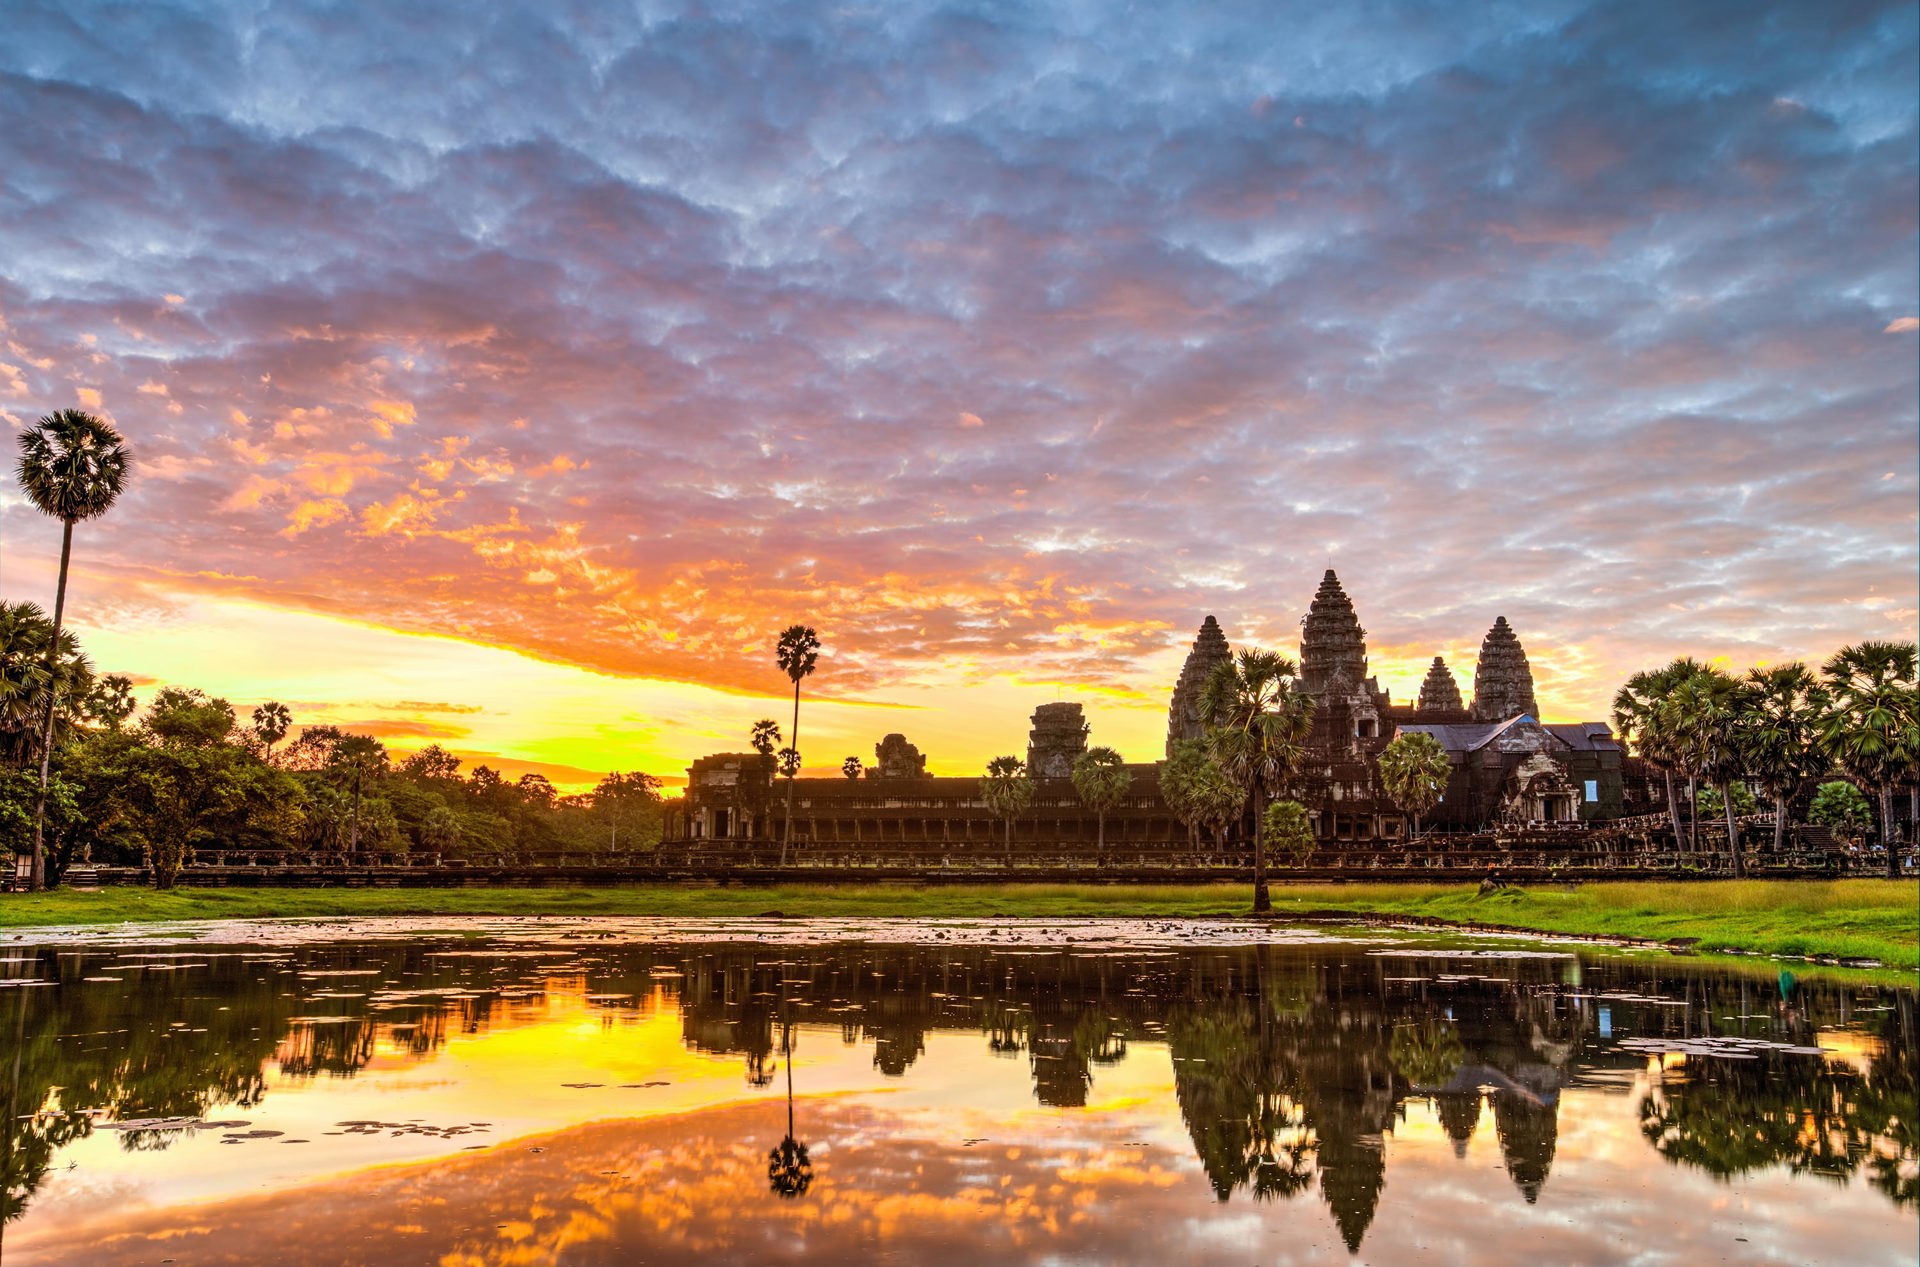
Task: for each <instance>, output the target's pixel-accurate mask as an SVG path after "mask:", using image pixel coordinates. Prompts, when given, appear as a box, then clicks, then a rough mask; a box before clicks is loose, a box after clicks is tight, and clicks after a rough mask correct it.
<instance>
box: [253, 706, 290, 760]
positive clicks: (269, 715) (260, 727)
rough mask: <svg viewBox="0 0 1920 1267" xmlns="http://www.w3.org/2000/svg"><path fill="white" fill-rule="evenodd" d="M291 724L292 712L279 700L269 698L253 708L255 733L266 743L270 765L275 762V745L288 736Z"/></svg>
mask: <svg viewBox="0 0 1920 1267" xmlns="http://www.w3.org/2000/svg"><path fill="white" fill-rule="evenodd" d="M291 725H293V714H292V712H290V711H288V709H287V706H286V705H285V704H282V703H280V702H279V701H278V700H268V701H267V702H266V703H264V704H262V705H261V706H260V707H258V708H256V709H254V710H253V733H254V734H255V735H256V736H258V737H259V740H260V742H261V743H263V744H265V745H266V749H267V764H268V765H272V764H273V745H275V744H277V743H279V742H280V741H281V740H282V739H285V738H286V737H287V728H288V727H289V726H291Z"/></svg>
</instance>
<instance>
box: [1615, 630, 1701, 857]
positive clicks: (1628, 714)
mask: <svg viewBox="0 0 1920 1267" xmlns="http://www.w3.org/2000/svg"><path fill="white" fill-rule="evenodd" d="M1700 668H1701V666H1700V663H1699V662H1698V661H1696V660H1693V659H1691V658H1689V657H1684V656H1683V657H1681V658H1680V659H1678V660H1675V661H1673V663H1671V664H1669V665H1667V666H1666V667H1665V668H1661V669H1649V670H1646V671H1644V672H1641V673H1636V674H1634V675H1633V676H1632V677H1630V678H1628V679H1627V681H1626V684H1625V685H1623V686H1622V687H1621V688H1620V689H1619V691H1618V692H1616V693H1615V694H1614V697H1613V728H1614V730H1616V731H1618V732H1619V735H1620V742H1621V743H1623V744H1626V745H1628V746H1629V747H1631V748H1632V749H1633V751H1634V752H1636V753H1638V754H1639V756H1640V758H1641V759H1642V760H1643V761H1646V762H1648V763H1650V764H1651V765H1652V766H1653V767H1654V768H1655V769H1657V770H1659V771H1660V773H1661V775H1662V776H1663V777H1664V778H1665V780H1666V785H1667V813H1668V815H1669V816H1670V817H1671V818H1672V819H1673V843H1674V847H1675V848H1676V849H1677V848H1679V847H1681V846H1682V845H1684V844H1685V843H1686V833H1685V832H1684V831H1683V830H1682V829H1681V826H1680V798H1679V796H1678V794H1677V792H1676V790H1675V788H1674V785H1673V777H1674V772H1675V771H1676V770H1678V769H1679V768H1680V761H1679V756H1678V752H1677V750H1676V745H1675V740H1674V735H1673V732H1672V728H1671V727H1670V726H1669V725H1668V724H1667V713H1666V711H1665V705H1666V702H1667V698H1668V696H1670V695H1671V694H1672V693H1673V691H1674V689H1675V688H1676V687H1678V686H1679V685H1680V683H1682V682H1684V681H1686V680H1687V679H1688V678H1690V677H1692V676H1693V675H1694V674H1696V673H1698V672H1699V671H1700ZM1688 792H1689V795H1688V803H1689V804H1691V803H1692V795H1691V792H1692V789H1691V788H1689V789H1688Z"/></svg>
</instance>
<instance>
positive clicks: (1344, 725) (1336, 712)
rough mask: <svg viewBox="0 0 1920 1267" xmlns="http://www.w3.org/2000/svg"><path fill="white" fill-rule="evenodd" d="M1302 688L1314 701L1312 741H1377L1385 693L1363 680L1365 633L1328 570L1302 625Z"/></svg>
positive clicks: (1384, 712)
mask: <svg viewBox="0 0 1920 1267" xmlns="http://www.w3.org/2000/svg"><path fill="white" fill-rule="evenodd" d="M1300 686H1301V689H1302V690H1304V691H1305V692H1306V693H1307V694H1309V695H1311V696H1313V698H1314V702H1315V704H1316V708H1315V709H1314V737H1315V741H1316V742H1318V743H1322V744H1340V743H1351V742H1352V741H1353V740H1356V739H1377V738H1380V737H1381V719H1382V718H1384V717H1385V716H1386V715H1387V703H1388V701H1387V693H1386V692H1385V691H1383V690H1381V689H1380V683H1379V682H1378V681H1376V680H1375V679H1374V678H1372V677H1369V676H1368V675H1367V631H1366V630H1364V629H1362V628H1361V627H1360V618H1359V617H1358V616H1356V615H1354V612H1353V601H1352V600H1351V599H1349V598H1348V597H1347V592H1346V591H1345V590H1344V589H1342V588H1341V587H1340V578H1339V577H1338V576H1335V575H1334V573H1333V569H1332V568H1328V569H1327V574H1326V575H1325V576H1323V577H1321V578H1320V588H1319V590H1318V591H1316V592H1315V594H1314V596H1313V603H1312V605H1311V606H1309V607H1308V608H1307V618H1306V619H1305V620H1303V621H1301V622H1300Z"/></svg>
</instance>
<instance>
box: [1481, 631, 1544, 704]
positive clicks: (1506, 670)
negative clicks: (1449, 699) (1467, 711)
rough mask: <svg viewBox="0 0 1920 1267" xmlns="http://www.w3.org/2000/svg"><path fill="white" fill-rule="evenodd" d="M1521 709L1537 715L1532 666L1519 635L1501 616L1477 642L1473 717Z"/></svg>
mask: <svg viewBox="0 0 1920 1267" xmlns="http://www.w3.org/2000/svg"><path fill="white" fill-rule="evenodd" d="M1522 713H1526V714H1528V715H1529V716H1532V717H1538V716H1539V715H1540V706H1539V705H1538V704H1536V703H1535V702H1534V698H1533V669H1532V668H1531V667H1530V666H1529V665H1528V664H1527V653H1526V651H1525V649H1523V648H1522V647H1521V646H1520V639H1519V638H1518V637H1517V636H1515V634H1514V632H1513V629H1512V627H1511V626H1509V625H1508V624H1507V618H1506V617H1505V616H1501V617H1499V618H1498V619H1497V620H1495V621H1494V622H1493V628H1491V629H1489V630H1487V636H1486V638H1485V639H1483V640H1482V641H1481V643H1480V662H1479V664H1477V665H1476V666H1475V667H1474V670H1473V717H1474V720H1475V721H1505V720H1507V718H1509V717H1518V716H1520V714H1522Z"/></svg>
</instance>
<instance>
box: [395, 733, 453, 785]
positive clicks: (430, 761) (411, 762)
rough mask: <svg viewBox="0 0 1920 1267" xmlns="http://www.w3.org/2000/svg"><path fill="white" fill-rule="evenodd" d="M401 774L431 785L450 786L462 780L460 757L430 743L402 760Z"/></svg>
mask: <svg viewBox="0 0 1920 1267" xmlns="http://www.w3.org/2000/svg"><path fill="white" fill-rule="evenodd" d="M400 776H401V777H402V778H406V779H411V780H413V781H414V782H415V783H423V784H426V785H427V786H429V787H435V788H445V787H449V786H451V785H453V784H456V783H458V782H459V781H460V758H458V757H456V756H454V755H453V754H452V753H451V752H448V751H447V750H446V749H445V748H442V747H441V746H440V745H439V744H437V743H430V744H428V745H427V746H426V747H424V748H422V749H420V751H418V752H416V753H413V754H412V755H410V756H408V757H407V758H406V759H405V760H403V761H401V763H400Z"/></svg>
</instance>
